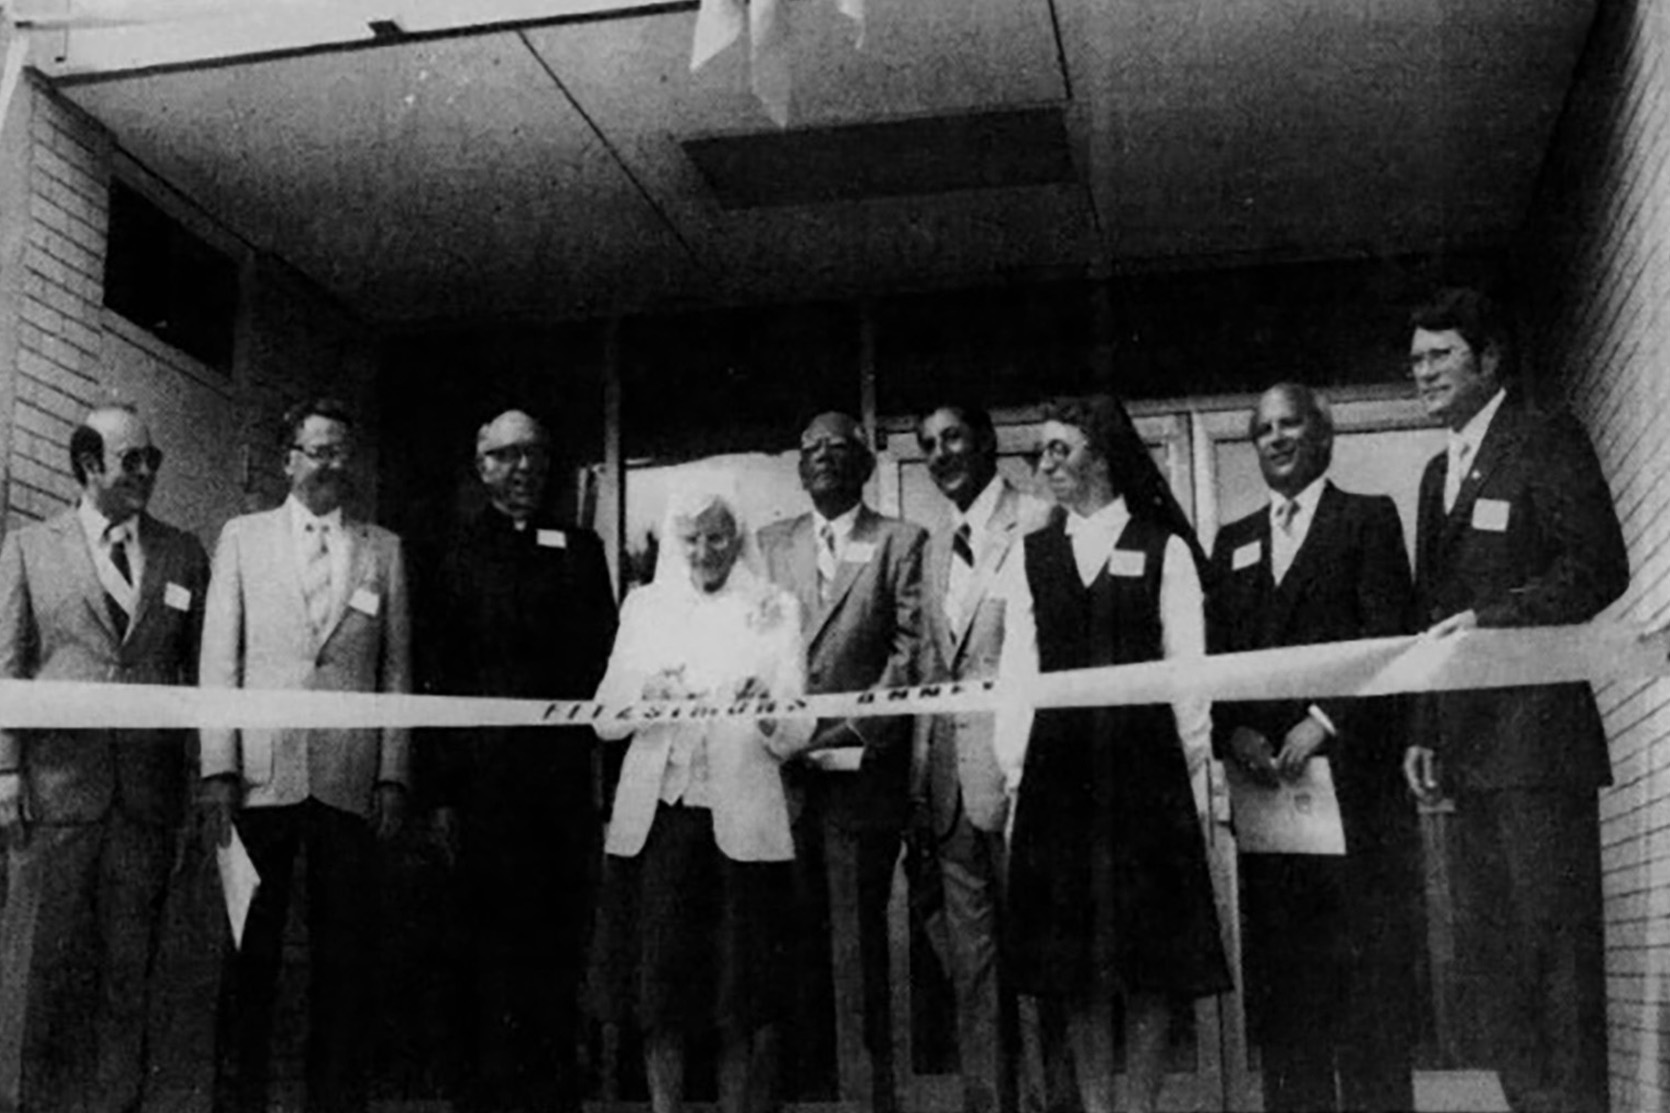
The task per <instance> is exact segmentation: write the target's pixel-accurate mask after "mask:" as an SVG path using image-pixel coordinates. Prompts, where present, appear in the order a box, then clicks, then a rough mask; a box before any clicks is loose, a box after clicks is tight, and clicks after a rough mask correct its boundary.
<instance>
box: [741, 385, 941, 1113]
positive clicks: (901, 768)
mask: <svg viewBox="0 0 1670 1113" xmlns="http://www.w3.org/2000/svg"><path fill="white" fill-rule="evenodd" d="M874 470H875V457H874V456H873V455H872V454H871V452H870V448H869V446H868V444H866V443H865V440H864V434H863V430H862V428H861V427H860V426H859V425H858V423H857V422H856V421H854V420H853V419H852V418H851V417H849V416H848V415H846V414H840V413H827V414H822V415H820V416H818V417H816V418H814V419H813V420H812V422H811V424H810V425H808V426H807V427H806V431H805V432H804V433H803V434H802V436H801V441H800V482H801V486H803V487H804V488H805V489H806V493H807V495H809V496H810V498H811V500H812V510H811V512H810V513H807V514H802V515H800V516H799V517H798V518H793V519H790V520H789V521H785V522H776V523H773V524H772V525H770V526H767V527H766V528H765V529H763V530H761V531H760V552H761V554H762V555H763V556H764V557H765V562H766V567H767V570H768V571H769V573H770V575H771V579H772V580H773V581H774V582H775V583H777V584H778V585H779V586H781V587H783V588H786V589H787V590H788V591H790V592H792V593H793V594H794V595H795V597H796V598H797V599H798V600H799V601H800V607H801V617H802V625H803V632H804V638H805V645H806V690H807V691H808V692H811V693H813V694H821V693H825V692H862V691H865V690H867V689H870V688H886V687H892V686H896V685H905V684H912V683H915V680H916V675H917V667H918V655H919V650H920V639H921V633H922V631H921V620H922V615H921V610H922V608H921V594H922V553H923V549H924V548H925V546H926V542H927V536H928V535H927V533H926V531H924V530H923V529H922V528H921V527H920V526H914V525H911V524H910V523H908V522H902V521H899V520H898V519H896V518H886V517H883V516H882V515H880V514H877V513H876V512H875V511H874V510H871V509H870V508H869V507H868V506H865V505H864V503H863V492H864V484H865V482H866V481H867V480H868V479H869V477H870V473H871V472H872V471H874ZM910 742H911V720H910V719H909V718H908V717H904V716H901V717H899V718H868V719H829V720H821V721H819V723H818V725H817V729H816V731H815V733H814V734H813V737H812V741H811V746H812V747H813V748H814V749H820V750H821V749H830V750H838V749H845V750H846V751H847V753H848V754H856V755H858V760H857V761H856V762H854V763H853V764H854V765H855V766H856V772H852V771H841V772H836V771H829V770H823V769H819V768H818V767H817V765H816V763H815V762H814V763H811V764H812V768H809V769H802V770H801V772H802V774H803V775H802V777H801V783H800V786H799V787H800V788H801V789H803V791H804V803H805V807H804V811H803V813H802V814H801V816H800V818H799V821H798V822H797V824H796V837H795V846H796V853H797V854H799V855H801V856H802V858H803V860H804V861H805V862H806V864H807V868H808V870H810V871H816V870H819V869H821V867H822V865H823V863H824V861H825V854H826V852H827V861H828V864H829V866H830V868H831V869H832V870H834V871H836V872H835V873H834V874H833V876H834V877H835V880H832V881H831V885H835V886H840V885H842V884H843V883H842V882H841V881H840V880H839V878H840V874H841V872H842V871H845V870H848V869H851V870H853V871H855V876H854V877H853V879H852V881H851V884H852V885H854V886H855V893H856V905H857V913H858V944H859V960H860V965H861V967H862V970H863V980H864V994H863V1002H864V1004H863V1011H864V1017H863V1029H864V1046H865V1050H866V1051H867V1052H868V1053H869V1061H870V1069H871V1097H872V1103H873V1108H874V1109H875V1111H876V1113H892V1111H893V1110H894V1109H895V1108H896V1107H897V1097H896V1093H895V1087H894V1077H893V1073H894V1069H893V1060H894V1056H893V1034H892V1022H891V1014H890V1008H891V1001H892V996H891V990H890V986H889V981H888V953H887V948H888V937H887V901H888V895H889V893H890V892H891V890H892V885H893V871H894V868H895V867H896V866H897V864H898V860H899V848H900V845H901V843H900V840H901V836H902V834H903V831H904V826H905V819H906V814H907V805H908V798H909V794H908V783H909V774H910ZM818 756H819V755H817V754H813V755H812V757H813V758H814V759H816V758H818ZM850 768H851V766H849V770H850ZM827 956H828V949H827V947H826V948H825V954H824V956H823V960H824V961H827ZM820 965H821V963H820ZM794 1069H796V1070H798V1069H799V1065H795V1066H794Z"/></svg>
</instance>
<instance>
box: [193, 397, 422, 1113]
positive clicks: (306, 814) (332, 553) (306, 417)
mask: <svg viewBox="0 0 1670 1113" xmlns="http://www.w3.org/2000/svg"><path fill="white" fill-rule="evenodd" d="M285 429H286V431H287V433H288V439H287V441H286V451H287V456H286V462H285V473H286V474H287V475H288V476H289V477H290V497H289V498H288V499H287V500H286V501H285V503H284V505H283V506H280V507H279V508H278V509H276V510H270V511H266V512H265V513H260V514H248V515H245V516H244V517H241V518H234V519H233V520H232V521H230V522H228V523H227V524H226V528H225V530H223V531H222V533H221V536H220V543H219V545H218V546H217V548H216V550H215V560H214V579H213V581H212V584H211V586H210V589H209V601H208V607H207V612H206V615H205V619H204V630H203V655H202V665H201V669H200V672H201V678H202V684H203V686H204V687H213V688H261V689H273V688H296V689H310V690H316V691H317V690H324V691H360V692H406V691H409V690H410V688H411V673H410V633H409V627H408V618H407V602H406V571H405V564H404V561H403V558H402V555H401V547H400V539H399V538H397V537H396V536H395V535H394V534H392V533H389V532H388V531H387V530H384V529H381V528H379V527H377V526H374V525H370V524H368V523H365V522H357V521H353V520H351V519H349V518H347V517H345V516H344V514H343V512H342V504H343V501H344V498H345V496H346V494H347V492H348V489H349V485H350V475H349V471H348V465H349V463H350V462H351V460H352V456H353V439H352V436H353V426H352V421H351V419H350V417H349V415H348V413H347V411H346V410H345V409H344V408H343V407H342V405H341V404H340V403H338V402H335V401H332V400H330V399H315V400H312V401H309V402H305V403H302V404H300V405H297V406H295V407H293V408H292V409H291V411H290V413H289V414H288V415H287V416H286V421H285ZM407 751H408V748H407V732H406V731H404V730H401V729H394V728H389V729H382V728H378V727H364V728H356V729H351V730H246V731H231V730H205V731H203V754H202V772H203V782H202V789H201V795H202V801H203V810H204V830H205V833H206V836H207V837H208V838H209V840H210V841H211V842H212V843H213V844H214V845H217V846H224V845H226V843H227V842H228V841H229V840H230V838H231V832H232V826H233V821H234V814H235V815H236V826H237V830H238V833H239V835H240V837H241V838H242V839H243V841H244V843H245V844H246V845H247V846H248V848H249V853H250V857H251V858H252V859H253V861H254V863H255V868H256V870H257V872H258V873H259V874H260V875H261V885H260V888H259V889H257V890H256V895H255V902H254V905H253V906H252V907H251V909H250V912H249V919H248V921H247V923H246V925H245V928H244V938H243V946H242V948H241V949H240V950H239V951H238V953H237V954H236V955H235V956H234V958H233V960H232V966H231V970H230V972H229V977H228V978H227V979H226V987H225V988H226V992H224V993H223V995H222V1002H221V1005H222V1009H223V1018H224V1020H225V1021H226V1023H225V1025H224V1026H223V1031H227V1032H228V1033H229V1035H230V1038H231V1040H232V1045H233V1046H232V1048H231V1051H232V1056H233V1058H234V1059H235V1062H236V1075H235V1085H227V1084H226V1083H227V1080H226V1079H221V1080H219V1081H218V1083H217V1090H218V1091H219V1092H218V1093H217V1095H216V1109H217V1110H236V1111H239V1113H255V1111H263V1110H265V1109H266V1086H267V1070H268V1060H269V1054H270V1044H271V1036H272V1009H273V993H274V989H275V987H276V984H277V980H278V973H279V967H280V964H281V957H282V956H281V945H282V942H283V934H284V920H285V913H286V910H287V907H288V905H289V895H290V872H291V866H292V863H293V861H294V858H295V856H296V853H297V851H298V850H300V849H301V848H302V847H304V846H305V847H306V854H307V857H306V861H307V872H308V878H307V886H308V892H307V910H308V943H309V947H310V951H311V970H312V979H311V990H310V993H309V1002H308V1004H309V1027H308V1039H307V1095H308V1097H307V1108H308V1109H309V1110H330V1111H332V1113H335V1111H337V1110H364V1109H365V1108H366V1086H365V1081H366V1080H365V1063H364V1052H365V1040H364V1035H365V1032H366V1029H367V1026H368V1020H369V1018H368V1016H367V1015H366V1014H367V1009H366V1005H367V983H368V973H369V967H370V965H371V960H372V948H371V939H370V929H371V915H372V912H373V904H372V898H371V893H372V889H373V882H374V870H373V861H374V844H373V834H375V835H376V836H377V837H378V838H381V839H388V838H391V837H393V835H394V834H395V833H396V832H397V831H398V829H399V826H400V821H401V817H402V815H403V813H404V810H405V797H406V790H407V784H408V782H409V772H408V766H409V758H408V752H407Z"/></svg>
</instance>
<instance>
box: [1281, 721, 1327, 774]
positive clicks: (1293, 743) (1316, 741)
mask: <svg viewBox="0 0 1670 1113" xmlns="http://www.w3.org/2000/svg"><path fill="white" fill-rule="evenodd" d="M1326 741H1328V728H1327V727H1325V726H1323V725H1322V724H1321V723H1319V722H1317V721H1316V717H1315V716H1313V715H1306V716H1305V717H1304V718H1303V719H1300V720H1299V721H1298V722H1297V723H1294V724H1293V729H1292V730H1290V731H1288V732H1287V738H1286V739H1285V740H1284V741H1283V742H1282V748H1281V753H1280V754H1278V755H1277V756H1276V772H1277V773H1279V774H1280V775H1281V776H1282V777H1283V778H1284V779H1286V780H1289V781H1296V780H1298V779H1299V778H1300V777H1302V776H1304V773H1305V765H1306V764H1307V763H1308V762H1309V761H1310V759H1311V756H1312V755H1313V754H1315V753H1316V751H1317V750H1318V749H1320V748H1321V746H1322V743H1324V742H1326Z"/></svg>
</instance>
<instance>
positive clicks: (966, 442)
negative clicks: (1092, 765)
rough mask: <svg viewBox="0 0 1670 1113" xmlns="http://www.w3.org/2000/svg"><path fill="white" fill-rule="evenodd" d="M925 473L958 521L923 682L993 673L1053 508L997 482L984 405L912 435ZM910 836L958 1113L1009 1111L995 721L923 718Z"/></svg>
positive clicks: (1011, 1042) (929, 573)
mask: <svg viewBox="0 0 1670 1113" xmlns="http://www.w3.org/2000/svg"><path fill="white" fill-rule="evenodd" d="M916 439H917V442H918V443H919V444H920V445H921V447H922V451H923V454H924V455H925V456H926V457H927V462H928V474H929V475H930V476H931V477H932V479H933V481H934V485H935V486H936V487H938V488H939V491H940V493H941V494H943V495H944V496H945V497H946V498H947V499H948V500H949V501H950V503H951V510H952V513H951V514H950V515H949V516H948V517H947V518H946V519H945V521H944V522H943V523H942V524H941V525H940V526H939V527H938V528H937V529H935V530H934V531H933V533H932V534H931V535H930V537H929V541H928V555H927V562H926V565H927V567H926V573H925V587H926V590H925V592H924V597H923V605H922V625H923V629H924V630H925V631H926V637H925V638H924V639H923V642H924V644H923V648H924V657H925V665H924V668H923V677H922V678H923V680H924V681H925V682H929V683H931V682H934V681H943V680H985V679H988V678H995V677H996V676H997V662H998V656H999V654H1000V653H1001V652H1002V649H1003V607H1004V600H1003V598H1002V596H1001V595H1000V594H999V593H998V591H997V589H996V584H997V583H998V574H999V572H1000V570H1001V569H1002V568H1003V567H1004V565H1005V562H1006V561H1008V560H1010V559H1015V560H1019V559H1020V552H1021V547H1020V539H1021V537H1022V536H1023V535H1025V534H1026V533H1029V532H1031V531H1032V530H1034V529H1037V528H1039V527H1041V526H1042V525H1044V524H1045V522H1046V521H1047V520H1048V518H1049V504H1047V503H1045V502H1044V501H1043V500H1041V499H1037V498H1033V497H1031V496H1029V495H1025V494H1022V493H1021V492H1020V491H1019V490H1018V489H1016V488H1015V486H1014V485H1013V484H1011V483H1010V482H1009V481H1008V480H1006V479H1004V478H1003V477H1002V476H1000V475H998V474H997V432H996V430H995V429H994V428H993V426H992V419H991V417H990V415H989V414H987V413H986V411H985V410H984V409H981V408H979V407H977V406H973V405H968V404H964V403H957V404H951V405H944V406H940V407H939V408H937V409H935V410H933V411H932V412H930V413H929V414H927V415H926V416H925V417H923V418H922V420H921V422H920V423H919V424H918V425H917V427H916ZM915 750H916V753H915V759H914V761H913V763H912V770H911V797H912V804H913V808H912V812H913V821H912V827H913V838H914V839H915V840H917V841H925V842H928V843H929V844H930V845H931V846H932V847H933V848H934V850H935V852H936V857H937V860H938V864H939V875H940V887H941V890H942V892H943V916H942V918H941V920H940V923H941V925H942V926H943V930H942V931H940V932H937V933H936V934H938V936H939V938H938V939H936V941H935V944H936V948H937V949H938V950H939V951H940V954H941V959H942V961H943V962H944V963H945V965H946V967H947V971H948V973H949V974H950V976H951V983H952V988H953V991H954V993H955V995H956V1005H957V1048H958V1059H959V1061H960V1062H961V1064H962V1076H963V1109H964V1111H965V1113H994V1111H997V1110H1002V1111H1005V1113H1008V1111H1011V1110H1013V1109H1014V1108H1015V1107H1016V1085H1017V1083H1016V1078H1015V1071H1014V1062H1015V1052H1016V1050H1017V1036H1016V1033H1015V1030H1014V1009H1013V1002H1012V1001H1009V1000H1008V999H1007V997H1008V995H1007V994H1005V993H1004V992H1003V989H1002V978H1001V976H1000V971H999V969H998V962H997V932H998V910H999V908H1000V907H1001V903H1002V902H1001V900H1000V887H1001V885H1002V880H1003V873H1004V855H1003V827H1004V820H1005V818H1006V816H1007V811H1008V799H1007V796H1006V794H1005V791H1004V783H1003V771H1002V770H1001V769H999V768H998V764H997V757H996V755H995V754H994V753H993V751H992V716H991V715H989V714H966V715H924V716H921V717H920V718H918V720H917V730H916V746H915Z"/></svg>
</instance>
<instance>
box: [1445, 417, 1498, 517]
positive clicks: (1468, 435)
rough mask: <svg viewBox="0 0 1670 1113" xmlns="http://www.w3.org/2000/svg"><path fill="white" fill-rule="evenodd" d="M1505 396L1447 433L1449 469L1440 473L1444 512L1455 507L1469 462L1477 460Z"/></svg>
mask: <svg viewBox="0 0 1670 1113" xmlns="http://www.w3.org/2000/svg"><path fill="white" fill-rule="evenodd" d="M1507 396H1508V394H1507V391H1506V390H1498V391H1497V392H1496V394H1495V395H1494V396H1493V397H1492V398H1491V399H1490V401H1488V402H1486V403H1485V404H1484V405H1483V406H1481V407H1480V408H1479V412H1478V413H1476V414H1474V415H1473V416H1472V417H1470V418H1468V419H1467V424H1465V425H1463V426H1462V427H1461V428H1460V429H1456V430H1453V431H1452V432H1451V433H1450V436H1449V443H1448V453H1449V466H1448V467H1447V468H1446V469H1445V471H1444V509H1445V510H1446V511H1448V510H1450V509H1452V508H1453V507H1454V506H1455V500H1456V497H1457V495H1459V494H1460V492H1461V481H1462V479H1463V478H1464V477H1465V475H1466V473H1467V472H1468V471H1469V470H1470V469H1471V468H1472V466H1473V461H1475V460H1477V459H1478V458H1479V446H1480V445H1482V444H1483V443H1484V438H1485V434H1486V433H1489V432H1490V423H1491V421H1492V420H1494V419H1495V417H1496V411H1497V410H1499V409H1501V408H1502V401H1503V399H1505V398H1507Z"/></svg>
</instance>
